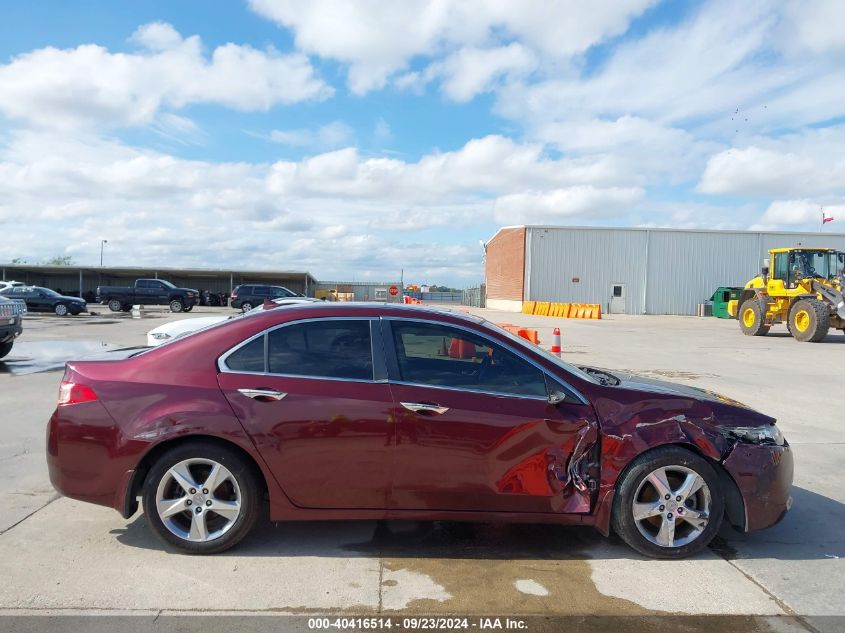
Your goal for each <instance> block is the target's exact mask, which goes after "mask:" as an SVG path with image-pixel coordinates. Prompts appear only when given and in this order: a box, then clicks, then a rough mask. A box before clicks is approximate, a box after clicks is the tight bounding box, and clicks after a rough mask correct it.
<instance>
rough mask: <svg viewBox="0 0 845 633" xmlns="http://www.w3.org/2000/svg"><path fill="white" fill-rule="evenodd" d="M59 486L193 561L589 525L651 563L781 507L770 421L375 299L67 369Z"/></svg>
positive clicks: (490, 329)
mask: <svg viewBox="0 0 845 633" xmlns="http://www.w3.org/2000/svg"><path fill="white" fill-rule="evenodd" d="M47 448H48V451H47V453H48V458H47V459H48V463H49V468H50V478H51V480H52V482H53V485H54V486H55V487H56V489H57V490H59V491H60V492H61V493H62V494H64V495H67V496H69V497H73V498H75V499H82V500H84V501H90V502H92V503H97V504H101V505H106V506H111V507H113V508H115V509H116V510H117V511H118V512H120V513H121V515H123V516H124V517H126V518H128V517H130V516H132V515H133V514H134V513H135V512H136V511H137V508H138V497H140V498H141V499H142V502H143V506H144V512H145V513H146V515H147V518H148V521H149V524H150V526H151V527H152V529H153V530H154V531H155V532H156V534H158V536H160V537H161V538H162V539H163V540H164V541H165V542H167V543H170V544H171V545H174V546H176V547H177V548H180V549H182V550H185V551H187V552H192V553H213V552H220V551H222V550H224V549H226V548H228V547H231V546H233V545H234V544H235V543H237V542H238V541H240V540H241V539H242V538H244V536H246V534H247V533H248V532H249V530H250V529H251V528H252V527H253V525H254V524H255V522H256V520H257V519H258V517H259V515H260V514H261V513H262V512H261V511H262V509H263V506H265V505H266V506H267V507H268V509H269V516H270V519H271V520H274V521H283V520H322V519H384V518H388V519H426V520H461V521H510V522H516V521H523V522H549V523H560V524H568V525H592V526H594V527H595V528H597V529H598V530H599V531H601V532H602V533H603V534H605V535H607V534H608V533H609V532H610V530H611V529H613V530H614V531H615V532H617V533H618V534H619V535H620V536H621V537H622V538H623V539H624V540H625V541H626V542H627V543H628V544H630V545H631V546H632V547H633V548H634V549H636V550H638V551H639V552H642V553H644V554H647V555H649V556H656V557H662V558H680V557H683V556H689V555H691V554H694V553H696V552H698V551H699V550H701V549H702V548H704V547H705V546H706V545H707V544H708V543H709V542H710V540H711V539H712V538H713V536H714V535H715V534H716V532H717V531H718V529H719V526H720V524H721V523H722V520H723V518H726V519H727V520H728V521H729V522H730V523H731V524H732V525H734V526H735V527H736V528H738V529H740V530H744V531H748V530H756V529H759V528H764V527H767V526H770V525H772V524H774V523H776V522H777V521H778V520H780V519H781V518H782V517H783V515H784V514H785V513H786V511H787V510H788V509H789V506H790V504H791V497H790V496H789V492H790V486H791V483H792V453H791V451H790V448H789V445H788V444H787V443H786V441H784V439H783V436H782V435H781V433H780V431H779V430H778V428H777V427H776V426H775V421H774V420H773V419H772V418H770V417H767V416H765V415H762V414H760V413H757V412H756V411H753V410H751V409H748V408H746V407H744V406H742V405H741V404H739V403H737V402H734V401H732V400H729V399H727V398H724V397H721V396H718V395H716V394H713V393H710V392H706V391H702V390H700V389H693V388H690V387H683V386H679V385H673V384H669V383H663V382H657V381H652V380H648V379H645V378H641V377H637V376H632V375H625V374H621V373H616V372H608V371H604V370H599V369H595V368H587V367H582V368H576V367H573V366H571V365H568V364H567V363H564V362H562V361H561V360H560V359H558V358H556V357H554V356H552V355H550V354H548V353H546V352H545V351H543V350H542V349H540V348H539V347H536V346H533V345H531V344H529V343H528V342H526V341H524V340H523V339H520V338H517V337H515V336H513V335H511V334H509V333H508V332H505V331H504V330H502V329H500V328H498V327H496V326H494V325H492V324H490V323H488V322H487V321H484V320H483V319H480V318H477V317H473V316H468V315H464V314H458V313H453V312H446V311H438V310H430V309H423V308H419V307H410V306H409V307H402V306H388V305H378V304H360V305H356V304H331V303H320V304H304V305H302V306H292V307H285V308H274V309H268V310H265V311H263V312H260V313H257V314H251V315H247V316H244V317H242V318H239V319H233V320H230V321H227V322H225V323H222V324H220V325H217V326H213V327H211V328H208V329H206V330H202V331H199V332H197V333H196V334H194V335H192V336H189V337H186V338H183V339H180V340H177V341H174V342H172V343H168V344H166V345H162V346H161V347H157V348H154V349H151V350H149V351H145V352H143V353H141V354H138V355H136V356H134V357H131V358H127V359H123V360H112V361H88V362H72V363H69V364H68V366H67V370H66V372H65V376H64V378H63V380H62V385H61V390H60V394H59V404H58V407H57V408H56V411H55V413H54V414H53V416H52V418H51V419H50V423H49V430H48V437H47Z"/></svg>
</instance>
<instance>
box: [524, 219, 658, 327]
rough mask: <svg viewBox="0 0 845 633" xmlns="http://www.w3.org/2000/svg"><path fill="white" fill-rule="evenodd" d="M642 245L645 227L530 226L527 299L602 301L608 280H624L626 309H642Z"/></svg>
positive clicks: (607, 295)
mask: <svg viewBox="0 0 845 633" xmlns="http://www.w3.org/2000/svg"><path fill="white" fill-rule="evenodd" d="M645 245H646V233H645V232H644V231H640V232H638V231H628V230H625V229H603V230H583V229H577V230H567V229H561V228H548V229H547V228H529V230H528V234H527V241H526V263H525V276H526V278H525V288H526V293H525V298H526V299H527V300H529V301H560V302H565V303H601V304H602V306H605V305H606V304H607V302H608V301H609V300H610V286H611V284H613V283H623V284H625V285H626V290H627V294H628V296H627V304H628V305H627V306H626V310H627V311H628V312H629V313H631V314H642V312H643V302H642V301H643V294H642V290H641V288H642V283H643V279H644V278H645ZM573 279H577V280H578V281H577V282H573ZM637 288H640V290H639V291H638V290H637Z"/></svg>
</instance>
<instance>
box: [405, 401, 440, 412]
mask: <svg viewBox="0 0 845 633" xmlns="http://www.w3.org/2000/svg"><path fill="white" fill-rule="evenodd" d="M399 404H401V405H402V406H403V407H405V408H406V409H408V411H413V412H414V413H436V414H437V415H443V414H444V413H446V412H447V411H448V410H449V407H439V406H437V405H436V404H429V403H428V402H400V403H399Z"/></svg>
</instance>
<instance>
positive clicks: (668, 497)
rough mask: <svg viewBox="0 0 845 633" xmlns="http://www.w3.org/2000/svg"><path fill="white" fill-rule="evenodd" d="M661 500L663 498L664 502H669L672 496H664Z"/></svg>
mask: <svg viewBox="0 0 845 633" xmlns="http://www.w3.org/2000/svg"><path fill="white" fill-rule="evenodd" d="M663 498H664V499H666V501H669V499H671V498H672V495H666V496H665V497H663Z"/></svg>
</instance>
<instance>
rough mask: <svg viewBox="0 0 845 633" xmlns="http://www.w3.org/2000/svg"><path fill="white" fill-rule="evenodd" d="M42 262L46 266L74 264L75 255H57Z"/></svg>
mask: <svg viewBox="0 0 845 633" xmlns="http://www.w3.org/2000/svg"><path fill="white" fill-rule="evenodd" d="M42 263H43V264H44V265H45V266H73V257H71V256H70V255H56V256H55V257H51V258H50V259H47V260H45V261H44V262H42Z"/></svg>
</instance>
